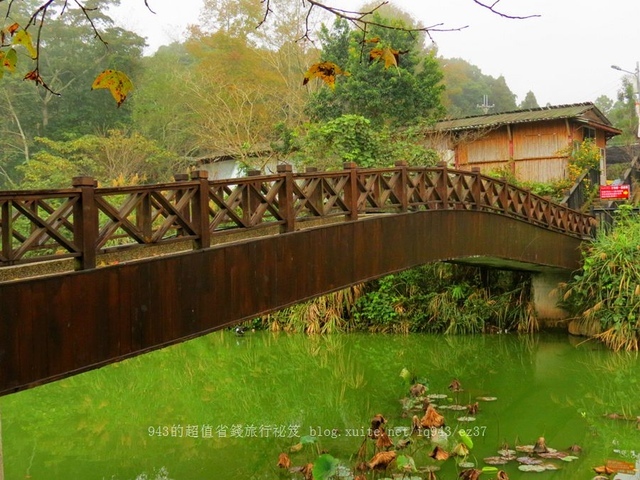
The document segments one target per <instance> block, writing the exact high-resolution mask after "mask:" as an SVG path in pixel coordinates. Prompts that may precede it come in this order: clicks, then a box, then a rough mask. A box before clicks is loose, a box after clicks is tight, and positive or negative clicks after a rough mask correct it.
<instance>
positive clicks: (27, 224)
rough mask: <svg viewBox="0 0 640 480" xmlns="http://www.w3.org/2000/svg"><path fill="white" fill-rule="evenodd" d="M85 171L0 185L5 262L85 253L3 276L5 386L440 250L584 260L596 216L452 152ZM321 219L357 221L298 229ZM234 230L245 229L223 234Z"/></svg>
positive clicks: (131, 350)
mask: <svg viewBox="0 0 640 480" xmlns="http://www.w3.org/2000/svg"><path fill="white" fill-rule="evenodd" d="M80 180H81V181H80V182H79V184H78V187H77V188H74V189H69V190H64V191H55V192H9V193H0V214H1V216H0V238H1V239H2V251H1V254H0V264H2V265H21V264H28V263H29V262H33V261H36V260H40V261H52V260H57V259H60V258H62V259H65V258H66V259H73V260H74V261H75V262H76V265H77V267H78V270H76V271H69V272H63V273H59V274H56V275H51V276H37V277H32V278H25V279H20V280H15V281H10V282H0V394H7V393H11V392H13V391H17V390H20V389H24V388H28V387H31V386H34V385H37V384H39V383H43V382H47V381H52V380H55V379H59V378H62V377H65V376H68V375H71V374H74V373H77V372H81V371H85V370H88V369H91V368H95V367H98V366H101V365H104V364H107V363H109V362H114V361H117V360H120V359H123V358H126V357H130V356H133V355H136V354H139V353H142V352H145V351H149V350H151V349H155V348H159V347H162V346H165V345H169V344H171V343H175V342H178V341H181V340H184V339H187V338H191V337H194V336H197V335H202V334H204V333H207V332H210V331H213V330H215V329H219V328H222V327H224V326H227V325H230V324H233V323H235V322H238V321H241V320H244V319H249V318H254V317H256V316H258V315H260V314H263V313H267V312H269V311H273V310H276V309H279V308H282V307H285V306H287V305H291V304H294V303H297V302H299V301H301V300H305V299H308V298H311V297H314V296H317V295H321V294H323V293H328V292H331V291H334V290H337V289H340V288H344V287H346V286H348V285H352V284H354V283H359V282H362V281H366V280H370V279H373V278H377V277H379V276H381V275H384V274H387V273H391V272H395V271H400V270H403V269H407V268H410V267H413V266H416V265H420V264H424V263H428V262H433V261H441V260H455V259H463V260H464V259H466V260H467V261H473V262H476V263H478V262H487V263H490V264H492V265H496V264H500V265H504V266H509V267H511V268H521V269H528V270H533V271H535V270H541V269H542V270H544V269H564V270H573V269H576V268H578V266H579V261H580V253H579V246H580V244H581V242H582V241H583V239H585V238H589V233H590V230H591V225H592V223H591V222H592V218H591V217H589V216H585V215H582V214H580V213H579V212H575V211H573V210H569V209H567V208H566V207H563V206H560V205H555V204H553V203H551V202H549V201H548V200H545V199H542V198H540V197H536V196H535V195H532V194H531V193H530V192H527V191H525V190H522V189H519V188H517V187H514V186H512V185H509V184H508V183H506V182H504V181H501V180H496V179H491V178H488V177H484V176H482V175H480V174H479V173H478V172H455V171H451V170H448V169H447V168H446V167H444V166H442V167H441V168H435V169H408V168H407V167H406V166H399V167H397V168H395V169H381V170H358V169H355V168H352V169H350V170H346V171H343V172H329V173H320V174H317V173H313V174H311V173H310V174H301V175H299V176H293V174H292V173H291V172H290V171H287V170H286V169H284V170H283V172H281V174H279V175H276V176H269V177H254V178H249V179H235V180H229V181H218V182H209V181H207V180H206V179H204V178H196V180H194V181H193V182H186V183H179V184H169V185H160V186H145V187H128V188H123V189H96V188H94V186H93V183H92V181H91V182H89V181H87V180H86V179H80ZM318 220H325V221H332V220H346V221H339V222H338V223H329V224H327V225H324V226H317V227H311V228H302V229H301V228H300V226H301V225H304V224H306V225H308V224H309V222H312V221H318ZM269 229H271V230H272V231H273V233H275V234H273V235H264V236H260V237H256V238H249V237H250V235H251V233H250V232H259V231H261V232H267V231H268V230H269ZM231 232H236V234H237V232H247V233H248V236H247V238H246V239H244V240H241V241H237V242H233V243H221V244H219V245H213V246H212V244H214V243H215V242H216V240H215V238H216V237H223V236H226V235H229V234H230V233H231ZM177 240H180V241H183V242H184V241H190V242H193V243H194V245H195V249H193V250H189V251H186V252H182V253H178V254H171V255H164V256H158V257H152V258H147V259H143V260H137V261H122V262H120V263H117V264H114V265H109V266H105V267H103V268H93V267H95V266H96V260H97V258H98V255H100V254H104V253H105V252H108V251H116V252H117V251H119V250H118V249H119V248H120V247H121V245H120V244H121V243H122V242H123V241H124V243H127V242H129V243H130V242H131V241H133V242H135V244H136V245H140V246H149V245H159V246H161V245H170V244H173V243H175V242H176V241H177ZM128 247H129V248H130V246H129V245H128ZM38 253H39V254H40V255H37V254H38Z"/></svg>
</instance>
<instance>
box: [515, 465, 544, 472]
mask: <svg viewBox="0 0 640 480" xmlns="http://www.w3.org/2000/svg"><path fill="white" fill-rule="evenodd" d="M518 470H521V471H523V472H544V471H545V470H546V469H545V468H544V467H543V466H542V465H520V466H519V467H518Z"/></svg>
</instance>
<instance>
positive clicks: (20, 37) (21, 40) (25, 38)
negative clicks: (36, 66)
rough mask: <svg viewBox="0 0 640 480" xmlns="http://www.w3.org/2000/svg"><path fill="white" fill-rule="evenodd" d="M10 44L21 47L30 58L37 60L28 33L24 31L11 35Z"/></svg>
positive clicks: (36, 54) (36, 53)
mask: <svg viewBox="0 0 640 480" xmlns="http://www.w3.org/2000/svg"><path fill="white" fill-rule="evenodd" d="M12 43H13V45H22V46H23V47H24V48H26V49H27V52H29V55H30V56H31V58H37V57H38V52H37V50H36V49H35V47H34V46H33V41H32V39H31V34H30V33H29V32H27V31H26V30H18V31H17V32H16V33H15V34H14V35H13V41H12Z"/></svg>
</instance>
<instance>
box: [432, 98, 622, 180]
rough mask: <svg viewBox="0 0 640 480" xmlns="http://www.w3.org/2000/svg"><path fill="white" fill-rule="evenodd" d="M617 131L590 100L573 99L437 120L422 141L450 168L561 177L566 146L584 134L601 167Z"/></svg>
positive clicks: (527, 177) (519, 176)
mask: <svg viewBox="0 0 640 480" xmlns="http://www.w3.org/2000/svg"><path fill="white" fill-rule="evenodd" d="M620 133H622V132H621V131H620V130H618V129H617V128H614V127H613V126H612V125H611V122H610V121H609V120H608V119H607V118H606V117H605V116H604V115H603V114H602V112H600V110H599V109H598V108H597V107H596V106H595V105H594V104H593V103H578V104H573V105H560V106H555V107H552V106H549V107H544V108H535V109H531V110H519V111H514V112H504V113H495V114H486V115H477V116H472V117H464V118H456V119H450V120H443V121H441V122H438V123H437V124H436V125H435V126H434V127H433V128H432V129H430V130H429V132H428V133H427V141H428V143H429V144H430V145H431V146H433V147H434V148H436V149H437V150H440V151H442V152H443V154H444V158H445V159H447V160H448V161H450V163H452V164H453V165H455V167H456V168H459V169H462V170H467V169H469V170H470V169H471V168H472V167H479V168H480V170H481V171H482V172H483V173H487V172H490V171H503V172H509V173H511V174H513V175H515V176H516V178H517V179H518V180H521V181H535V182H549V181H553V180H557V179H563V178H566V177H567V173H568V172H567V166H568V152H569V151H570V150H571V147H572V146H575V145H577V144H579V143H580V142H582V141H583V140H585V139H587V138H593V139H594V141H595V143H596V145H597V146H598V147H600V148H601V152H602V159H601V171H602V172H603V173H604V172H605V171H606V164H605V162H606V153H605V147H606V143H607V140H608V139H609V138H611V137H613V136H615V135H618V134H620ZM445 150H448V152H447V153H444V151H445Z"/></svg>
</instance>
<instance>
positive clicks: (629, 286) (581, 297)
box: [564, 206, 640, 350]
mask: <svg viewBox="0 0 640 480" xmlns="http://www.w3.org/2000/svg"><path fill="white" fill-rule="evenodd" d="M564 305H565V307H566V308H567V309H568V310H569V311H570V312H571V313H572V314H573V316H574V318H575V322H576V323H577V328H579V329H581V330H583V331H589V332H591V333H592V334H593V336H594V337H595V338H597V339H599V340H601V341H602V342H604V343H605V344H606V345H607V346H608V347H610V348H612V349H614V350H638V349H639V347H640V218H638V216H637V215H633V213H632V211H631V207H630V206H621V207H619V209H618V211H617V218H616V220H615V222H614V225H613V228H611V229H601V230H600V231H599V232H598V235H597V237H596V239H595V240H594V241H593V243H591V244H589V245H588V246H587V247H586V248H585V250H584V252H583V267H582V270H581V271H580V272H579V273H578V274H576V275H575V276H574V277H573V279H572V281H570V282H568V283H567V284H566V285H564Z"/></svg>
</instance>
